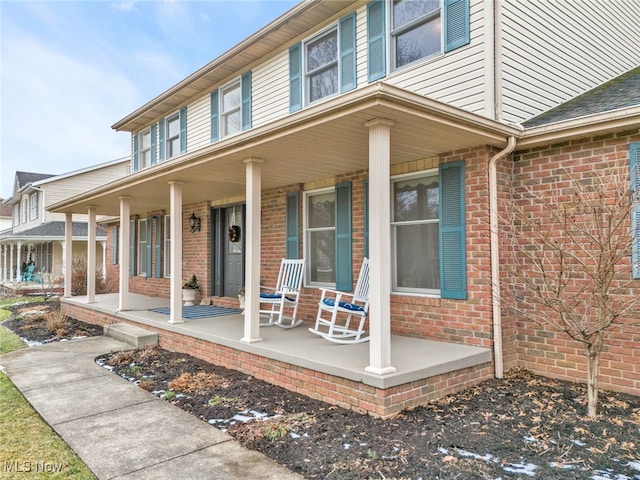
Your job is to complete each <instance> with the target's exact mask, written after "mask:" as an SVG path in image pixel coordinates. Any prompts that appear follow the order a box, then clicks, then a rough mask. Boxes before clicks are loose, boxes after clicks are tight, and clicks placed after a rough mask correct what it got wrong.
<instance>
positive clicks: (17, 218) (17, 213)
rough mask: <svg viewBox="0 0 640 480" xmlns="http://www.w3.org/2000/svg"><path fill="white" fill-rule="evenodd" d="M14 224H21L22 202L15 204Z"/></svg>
mask: <svg viewBox="0 0 640 480" xmlns="http://www.w3.org/2000/svg"><path fill="white" fill-rule="evenodd" d="M13 225H14V226H18V225H20V204H19V203H16V204H15V205H14V206H13Z"/></svg>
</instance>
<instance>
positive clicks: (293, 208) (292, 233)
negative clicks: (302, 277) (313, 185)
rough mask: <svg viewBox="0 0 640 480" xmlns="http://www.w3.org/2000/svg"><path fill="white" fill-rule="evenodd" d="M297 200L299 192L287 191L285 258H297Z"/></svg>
mask: <svg viewBox="0 0 640 480" xmlns="http://www.w3.org/2000/svg"><path fill="white" fill-rule="evenodd" d="M299 201H300V194H299V193H298V192H289V193H287V258H298V256H299V253H300V238H299V233H298V232H299V227H298V211H299V207H298V204H299Z"/></svg>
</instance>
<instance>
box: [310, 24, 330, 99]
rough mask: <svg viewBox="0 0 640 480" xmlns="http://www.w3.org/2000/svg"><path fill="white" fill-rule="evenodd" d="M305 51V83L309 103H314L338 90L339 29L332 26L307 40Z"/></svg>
mask: <svg viewBox="0 0 640 480" xmlns="http://www.w3.org/2000/svg"><path fill="white" fill-rule="evenodd" d="M304 52H305V79H306V80H305V85H306V92H307V103H313V102H315V101H317V100H320V99H322V98H325V97H328V96H331V95H334V94H335V93H337V92H338V30H337V28H335V27H334V28H332V29H331V30H329V31H328V32H325V33H323V34H322V35H321V36H320V37H317V38H315V39H313V40H312V41H310V42H307V43H306V44H305V47H304Z"/></svg>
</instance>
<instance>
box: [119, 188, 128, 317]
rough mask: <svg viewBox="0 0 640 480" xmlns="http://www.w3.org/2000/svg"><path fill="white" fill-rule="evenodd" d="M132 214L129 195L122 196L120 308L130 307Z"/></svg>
mask: <svg viewBox="0 0 640 480" xmlns="http://www.w3.org/2000/svg"><path fill="white" fill-rule="evenodd" d="M130 216H131V206H130V204H129V197H120V238H119V239H118V248H119V249H120V251H119V252H118V253H119V255H120V279H119V284H120V288H119V290H118V310H127V309H128V308H129V266H130V263H131V258H130V255H129V241H130V237H131V232H130V228H129V217H130Z"/></svg>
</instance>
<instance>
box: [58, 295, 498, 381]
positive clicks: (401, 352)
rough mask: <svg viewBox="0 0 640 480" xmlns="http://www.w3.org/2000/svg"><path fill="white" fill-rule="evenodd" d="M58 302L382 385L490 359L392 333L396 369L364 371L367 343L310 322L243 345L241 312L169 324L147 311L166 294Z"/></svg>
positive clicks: (472, 350) (269, 331)
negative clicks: (322, 333) (348, 341)
mask: <svg viewBox="0 0 640 480" xmlns="http://www.w3.org/2000/svg"><path fill="white" fill-rule="evenodd" d="M61 302H62V303H68V304H72V305H75V306H77V307H82V308H85V309H89V310H94V311H98V312H101V313H106V314H109V315H113V323H120V322H122V320H130V321H133V322H136V323H138V324H141V325H149V326H153V327H155V328H159V329H161V330H166V331H168V332H174V333H178V334H181V335H185V336H189V337H194V338H198V339H201V340H205V341H209V342H213V343H216V344H220V345H224V346H227V347H230V348H233V349H236V350H240V351H244V352H248V353H252V354H255V355H261V356H264V357H267V358H271V359H274V360H278V361H281V362H285V363H288V364H291V365H296V366H299V367H303V368H308V369H312V370H315V371H318V372H322V373H326V374H329V375H335V376H338V377H341V378H346V379H349V380H353V381H355V382H362V383H364V384H365V385H370V386H373V387H377V388H383V389H386V388H390V387H394V386H397V385H402V384H406V383H409V382H412V381H416V380H421V379H425V378H429V377H433V376H436V375H440V374H443V373H448V372H453V371H456V370H461V369H464V368H468V367H474V366H477V365H481V364H484V363H487V362H490V361H491V351H490V350H489V349H487V348H481V347H474V346H469V345H461V344H456V343H446V342H438V341H432V340H423V339H417V338H409V337H400V336H397V335H393V336H392V337H391V364H392V365H393V366H394V367H395V368H396V372H394V373H391V374H388V375H383V376H381V375H375V374H372V373H368V372H365V370H364V369H365V367H367V366H368V365H369V343H368V342H366V343H360V344H353V345H339V344H335V343H331V342H328V341H326V340H324V339H323V338H321V337H319V336H317V335H314V334H312V333H310V332H309V331H308V327H310V326H312V325H311V324H308V323H303V324H302V325H300V326H299V327H297V328H292V329H288V330H287V329H281V328H278V327H261V328H260V337H261V338H262V339H263V341H262V342H258V343H252V344H247V343H243V342H241V341H240V338H241V337H242V336H243V321H244V318H243V317H242V316H241V315H228V316H220V317H210V318H200V319H194V320H188V319H185V323H181V324H175V325H172V324H169V323H167V321H168V316H167V315H163V314H161V313H156V312H151V311H149V309H152V308H162V307H168V306H169V299H166V298H157V297H147V296H144V295H139V294H133V293H132V294H130V296H129V305H130V309H129V310H126V311H118V310H117V309H118V295H117V294H104V295H96V302H95V303H91V304H88V303H87V298H86V297H71V298H62V299H61ZM161 335H162V334H161Z"/></svg>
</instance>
